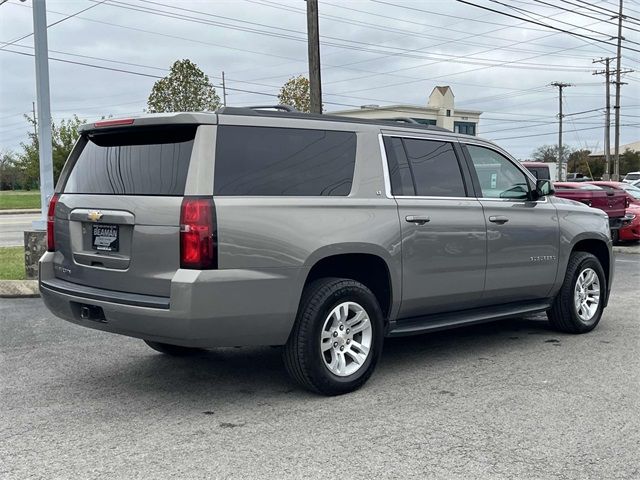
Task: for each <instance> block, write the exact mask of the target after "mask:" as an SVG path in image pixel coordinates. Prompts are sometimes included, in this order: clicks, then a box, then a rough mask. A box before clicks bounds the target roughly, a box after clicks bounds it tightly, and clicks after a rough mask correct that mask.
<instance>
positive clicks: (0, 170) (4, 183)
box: [0, 150, 24, 190]
mask: <svg viewBox="0 0 640 480" xmlns="http://www.w3.org/2000/svg"><path fill="white" fill-rule="evenodd" d="M23 183H24V174H23V172H22V170H21V169H20V167H19V166H18V159H17V157H16V154H15V152H12V151H9V150H7V151H3V152H0V190H18V189H22V188H23Z"/></svg>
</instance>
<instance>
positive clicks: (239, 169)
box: [213, 125, 356, 196]
mask: <svg viewBox="0 0 640 480" xmlns="http://www.w3.org/2000/svg"><path fill="white" fill-rule="evenodd" d="M355 161H356V135H355V133H353V132H338V131H327V130H308V129H300V128H272V127H242V126H231V125H222V126H219V127H218V136H217V147H216V160H215V179H214V188H213V191H214V194H215V195H220V196H234V195H269V196H273V195H281V196H324V195H332V196H340V195H343V196H344V195H348V194H349V192H350V191H351V184H352V182H353V170H354V166H355Z"/></svg>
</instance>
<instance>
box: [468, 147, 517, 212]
mask: <svg viewBox="0 0 640 480" xmlns="http://www.w3.org/2000/svg"><path fill="white" fill-rule="evenodd" d="M467 149H468V150H469V155H470V156H471V161H472V162H473V165H474V167H475V170H476V173H477V174H478V180H479V181H480V188H481V189H482V196H483V197H484V198H512V199H518V200H524V199H526V198H528V196H529V182H528V181H527V177H526V176H525V174H524V173H523V172H522V171H521V170H520V169H519V168H518V167H516V166H515V165H514V164H513V163H512V162H511V161H510V160H509V159H507V158H506V157H504V156H503V155H501V154H499V153H498V152H495V151H494V150H490V149H488V148H484V147H478V146H476V145H467Z"/></svg>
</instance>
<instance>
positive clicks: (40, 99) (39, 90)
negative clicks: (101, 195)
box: [33, 0, 53, 230]
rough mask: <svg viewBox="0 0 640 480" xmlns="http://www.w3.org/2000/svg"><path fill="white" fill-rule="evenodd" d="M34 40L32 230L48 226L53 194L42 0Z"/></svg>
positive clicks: (38, 3) (37, 7)
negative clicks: (35, 210) (36, 209)
mask: <svg viewBox="0 0 640 480" xmlns="http://www.w3.org/2000/svg"><path fill="white" fill-rule="evenodd" d="M33 39H34V46H35V61H36V98H37V105H38V117H37V118H38V151H39V160H40V207H41V213H40V220H37V221H34V222H33V228H34V229H35V230H44V229H45V228H46V225H47V209H48V207H49V199H50V198H51V196H52V195H53V160H52V157H51V104H50V98H49V47H48V45H47V6H46V3H45V0H37V1H34V2H33Z"/></svg>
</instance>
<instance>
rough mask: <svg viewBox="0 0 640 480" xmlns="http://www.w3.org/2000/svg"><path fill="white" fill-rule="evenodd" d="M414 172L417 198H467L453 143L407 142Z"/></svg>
mask: <svg viewBox="0 0 640 480" xmlns="http://www.w3.org/2000/svg"><path fill="white" fill-rule="evenodd" d="M403 143H404V148H405V151H406V153H407V159H408V160H409V165H410V167H411V172H412V173H413V180H414V183H415V186H416V195H418V196H427V197H464V196H466V195H467V192H466V191H465V187H464V181H463V179H462V171H461V170H460V165H459V164H458V158H457V157H456V153H455V151H454V149H453V145H452V144H451V143H449V142H441V141H437V140H419V139H414V138H405V139H403Z"/></svg>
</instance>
